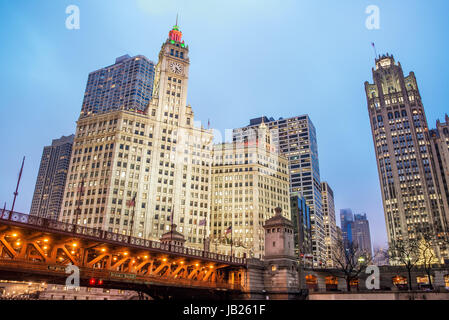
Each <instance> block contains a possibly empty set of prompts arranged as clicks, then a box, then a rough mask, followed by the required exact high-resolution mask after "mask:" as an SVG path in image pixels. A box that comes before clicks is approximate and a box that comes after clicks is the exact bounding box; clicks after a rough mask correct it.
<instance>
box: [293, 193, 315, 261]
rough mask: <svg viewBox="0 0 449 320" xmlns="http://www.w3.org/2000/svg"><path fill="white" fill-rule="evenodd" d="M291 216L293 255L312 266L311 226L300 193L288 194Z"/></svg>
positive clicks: (308, 214)
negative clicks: (293, 242)
mask: <svg viewBox="0 0 449 320" xmlns="http://www.w3.org/2000/svg"><path fill="white" fill-rule="evenodd" d="M290 207H291V218H290V220H291V221H292V223H293V231H294V234H293V235H294V240H295V256H296V257H297V258H298V259H301V260H302V261H303V263H304V265H306V266H309V267H312V266H313V254H312V226H311V224H310V208H309V206H308V205H307V202H306V199H304V198H303V197H302V196H301V195H298V194H291V195H290Z"/></svg>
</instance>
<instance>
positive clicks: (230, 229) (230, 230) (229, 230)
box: [226, 226, 232, 234]
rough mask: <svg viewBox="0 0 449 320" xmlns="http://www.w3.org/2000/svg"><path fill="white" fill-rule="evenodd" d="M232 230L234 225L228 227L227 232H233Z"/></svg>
mask: <svg viewBox="0 0 449 320" xmlns="http://www.w3.org/2000/svg"><path fill="white" fill-rule="evenodd" d="M231 232H232V226H229V228H227V229H226V234H228V233H231Z"/></svg>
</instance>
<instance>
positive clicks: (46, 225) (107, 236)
mask: <svg viewBox="0 0 449 320" xmlns="http://www.w3.org/2000/svg"><path fill="white" fill-rule="evenodd" d="M0 221H1V222H3V223H4V222H7V221H11V222H13V223H14V224H19V225H23V226H34V227H39V228H41V229H45V230H47V231H48V232H70V233H73V234H74V235H77V236H88V237H91V238H97V239H98V240H107V241H113V242H116V243H119V244H123V245H132V246H134V247H138V248H141V249H157V250H162V251H165V252H169V253H174V254H182V255H185V256H188V257H192V258H206V259H211V260H215V261H218V262H222V263H228V264H235V265H242V266H243V265H246V258H237V257H231V256H227V255H223V254H218V253H215V252H208V251H203V250H198V249H194V248H188V247H181V246H175V245H169V244H163V243H161V242H159V241H153V240H149V239H143V238H137V237H131V236H127V235H122V234H118V233H113V232H108V231H104V230H98V229H94V228H89V227H83V226H80V225H74V224H69V223H65V222H61V221H58V220H51V219H46V218H42V217H38V216H32V215H29V214H24V213H20V212H16V211H14V212H13V213H12V214H11V211H6V210H5V211H3V212H2V214H1V215H0Z"/></svg>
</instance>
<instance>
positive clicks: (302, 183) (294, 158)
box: [233, 115, 326, 266]
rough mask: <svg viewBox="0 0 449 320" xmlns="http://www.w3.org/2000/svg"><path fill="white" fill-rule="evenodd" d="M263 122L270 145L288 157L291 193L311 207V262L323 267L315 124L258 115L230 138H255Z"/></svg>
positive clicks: (304, 117)
mask: <svg viewBox="0 0 449 320" xmlns="http://www.w3.org/2000/svg"><path fill="white" fill-rule="evenodd" d="M262 122H264V123H266V125H267V126H268V128H269V129H270V133H271V139H272V141H273V144H274V145H275V146H276V148H277V149H278V150H279V152H281V153H282V154H284V155H285V156H286V157H287V159H288V162H289V171H290V192H291V193H292V194H293V193H299V194H300V195H302V196H303V197H304V198H305V199H306V201H307V205H308V206H309V207H310V220H311V225H312V249H313V255H314V265H315V266H322V265H323V266H324V264H325V262H326V243H325V231H324V222H323V213H322V205H321V181H320V169H319V162H318V144H317V139H316V130H315V126H314V125H313V123H312V121H311V120H310V118H309V116H308V115H302V116H298V117H292V118H288V119H282V118H281V119H279V120H274V119H273V118H267V117H261V118H256V119H252V120H250V124H249V125H248V126H246V127H243V128H238V129H234V130H233V140H234V141H246V140H251V139H255V138H256V137H257V136H256V133H257V130H256V129H257V127H258V126H259V125H260V123H262Z"/></svg>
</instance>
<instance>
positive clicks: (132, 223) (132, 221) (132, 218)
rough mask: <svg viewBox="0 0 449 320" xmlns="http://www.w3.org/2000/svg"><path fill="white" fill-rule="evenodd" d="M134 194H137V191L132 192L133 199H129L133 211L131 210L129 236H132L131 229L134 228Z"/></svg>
mask: <svg viewBox="0 0 449 320" xmlns="http://www.w3.org/2000/svg"><path fill="white" fill-rule="evenodd" d="M136 195H137V192H135V193H134V197H133V199H132V200H131V201H132V202H131V203H132V205H133V211H132V213H131V228H130V230H129V236H130V237H132V236H133V229H134V210H135V208H136Z"/></svg>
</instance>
